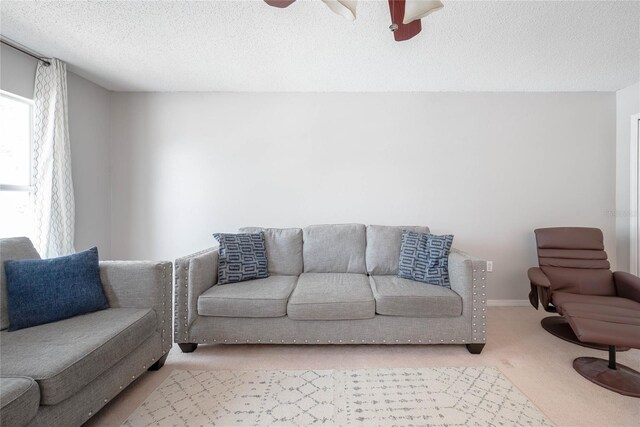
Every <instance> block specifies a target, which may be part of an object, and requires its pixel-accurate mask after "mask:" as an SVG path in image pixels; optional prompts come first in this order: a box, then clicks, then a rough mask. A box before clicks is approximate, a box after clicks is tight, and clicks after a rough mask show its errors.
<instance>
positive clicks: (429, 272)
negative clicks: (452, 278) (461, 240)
mask: <svg viewBox="0 0 640 427" xmlns="http://www.w3.org/2000/svg"><path fill="white" fill-rule="evenodd" d="M452 243H453V236H452V235H444V236H435V235H433V234H429V233H414V232H412V231H403V232H402V242H401V244H400V262H399V265H398V277H400V278H402V279H410V280H416V281H418V282H424V283H429V284H431V285H438V286H444V287H447V288H451V284H450V283H449V251H451V244H452Z"/></svg>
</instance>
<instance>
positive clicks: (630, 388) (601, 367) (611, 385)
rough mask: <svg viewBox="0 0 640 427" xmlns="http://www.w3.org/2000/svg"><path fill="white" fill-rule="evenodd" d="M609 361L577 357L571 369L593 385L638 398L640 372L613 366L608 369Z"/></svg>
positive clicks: (639, 395) (617, 365)
mask: <svg viewBox="0 0 640 427" xmlns="http://www.w3.org/2000/svg"><path fill="white" fill-rule="evenodd" d="M610 363H611V362H610V361H607V360H604V359H598V358H596V357H578V358H577V359H575V360H574V361H573V369H575V370H576V371H578V373H579V374H580V375H582V376H583V377H585V378H586V379H588V380H589V381H591V382H592V383H594V384H598V385H599V386H601V387H604V388H607V389H609V390H612V391H615V392H616V393H620V394H624V395H625V396H632V397H640V372H638V371H634V370H633V369H631V368H629V367H627V366H624V365H620V364H615V363H614V366H615V367H616V368H615V369H612V368H610V367H609V365H610Z"/></svg>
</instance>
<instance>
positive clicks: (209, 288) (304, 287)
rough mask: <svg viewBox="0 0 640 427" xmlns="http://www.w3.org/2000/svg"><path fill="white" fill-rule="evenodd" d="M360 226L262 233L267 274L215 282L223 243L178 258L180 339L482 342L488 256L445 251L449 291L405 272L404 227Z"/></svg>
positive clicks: (188, 343) (474, 347)
mask: <svg viewBox="0 0 640 427" xmlns="http://www.w3.org/2000/svg"><path fill="white" fill-rule="evenodd" d="M403 229H407V230H412V231H419V232H427V231H429V229H428V227H402V226H398V227H390V226H377V225H370V226H364V225H361V224H342V225H317V226H310V227H306V228H304V229H262V228H244V229H241V230H240V231H241V232H255V231H258V230H262V231H264V233H265V246H266V251H267V258H268V269H269V272H270V277H268V278H266V279H258V280H251V281H246V282H240V283H233V284H227V285H217V284H216V281H217V267H218V249H217V248H210V249H207V250H204V251H201V252H198V253H195V254H193V255H189V256H186V257H183V258H179V259H178V260H176V262H175V275H174V277H175V292H174V293H175V310H174V311H175V313H176V315H175V319H174V322H175V323H174V339H175V341H176V342H177V343H178V344H179V345H180V347H181V349H182V351H184V352H191V351H193V350H195V349H196V347H197V345H198V344H244V343H261V344H466V345H467V348H468V350H469V351H470V352H472V353H480V351H482V348H483V346H484V344H485V341H486V314H487V313H486V284H487V275H486V271H485V270H486V262H485V261H483V260H480V259H477V258H473V257H471V256H469V255H467V254H465V253H463V252H460V251H458V250H455V249H454V250H452V252H451V253H450V256H449V273H450V278H451V289H448V288H445V287H440V286H434V285H428V284H424V283H419V282H414V281H411V280H404V279H399V278H398V277H397V273H398V260H399V256H400V242H401V237H402V230H403Z"/></svg>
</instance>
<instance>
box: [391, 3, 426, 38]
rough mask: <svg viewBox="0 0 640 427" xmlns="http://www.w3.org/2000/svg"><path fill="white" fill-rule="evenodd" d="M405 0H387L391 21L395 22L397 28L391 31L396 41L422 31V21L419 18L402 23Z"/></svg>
mask: <svg viewBox="0 0 640 427" xmlns="http://www.w3.org/2000/svg"><path fill="white" fill-rule="evenodd" d="M404 2H405V0H389V12H390V13H391V23H392V24H396V25H397V26H398V29H397V30H395V31H394V32H393V38H394V39H395V40H396V41H397V42H401V41H404V40H409V39H410V38H412V37H415V36H416V35H418V33H420V31H422V23H421V22H420V20H419V19H416V20H415V21H411V22H409V23H408V24H404V23H403V22H402V20H403V19H404V6H405V3H404Z"/></svg>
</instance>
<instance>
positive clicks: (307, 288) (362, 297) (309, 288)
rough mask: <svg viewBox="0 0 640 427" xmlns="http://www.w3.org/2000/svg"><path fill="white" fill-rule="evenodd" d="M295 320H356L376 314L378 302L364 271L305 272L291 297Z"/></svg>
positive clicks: (292, 316) (288, 306)
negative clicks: (355, 272) (361, 272)
mask: <svg viewBox="0 0 640 427" xmlns="http://www.w3.org/2000/svg"><path fill="white" fill-rule="evenodd" d="M287 315H288V316H289V317H290V318H291V319H294V320H356V319H371V318H373V317H375V315H376V304H375V299H374V298H373V293H372V292H371V286H370V285H369V279H368V277H367V276H366V275H364V274H352V273H303V274H301V275H300V277H299V278H298V283H297V284H296V288H295V290H294V291H293V293H292V294H291V297H290V298H289V304H288V305H287Z"/></svg>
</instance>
